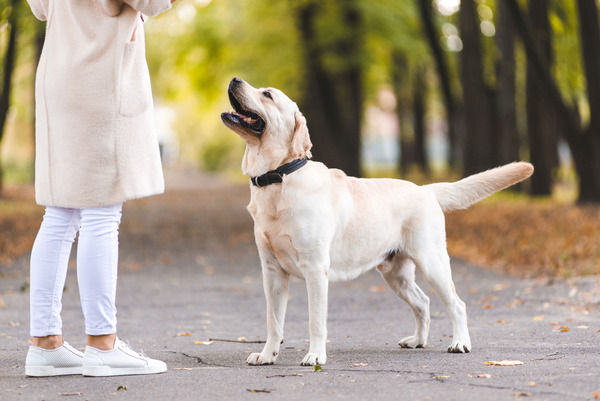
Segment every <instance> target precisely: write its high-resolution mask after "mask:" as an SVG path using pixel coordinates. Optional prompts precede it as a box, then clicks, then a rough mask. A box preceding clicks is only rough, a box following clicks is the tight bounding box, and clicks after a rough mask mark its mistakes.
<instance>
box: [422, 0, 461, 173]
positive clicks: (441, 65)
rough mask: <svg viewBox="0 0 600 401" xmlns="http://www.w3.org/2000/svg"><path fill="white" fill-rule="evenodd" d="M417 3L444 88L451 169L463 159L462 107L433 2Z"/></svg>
mask: <svg viewBox="0 0 600 401" xmlns="http://www.w3.org/2000/svg"><path fill="white" fill-rule="evenodd" d="M416 2H417V6H418V7H419V12H420V15H421V22H422V23H423V31H424V33H425V37H426V39H427V43H428V44H429V48H430V49H431V53H432V55H433V60H434V62H435V67H436V70H437V74H438V77H439V80H440V85H441V87H442V95H443V99H444V107H445V108H446V119H447V122H448V140H449V142H450V152H449V164H450V166H451V167H456V166H457V161H458V160H460V159H461V157H462V151H461V146H460V145H459V140H458V133H459V132H461V130H460V129H459V124H460V123H459V119H460V117H459V113H460V107H458V106H457V104H456V103H457V102H456V100H455V98H454V96H453V94H452V85H451V82H452V81H451V79H450V73H449V70H448V65H447V63H446V58H445V57H444V52H443V51H442V47H441V46H440V41H439V38H440V34H439V32H438V30H437V29H436V27H435V24H434V23H433V15H432V14H433V10H432V7H431V3H432V2H431V1H429V0H416Z"/></svg>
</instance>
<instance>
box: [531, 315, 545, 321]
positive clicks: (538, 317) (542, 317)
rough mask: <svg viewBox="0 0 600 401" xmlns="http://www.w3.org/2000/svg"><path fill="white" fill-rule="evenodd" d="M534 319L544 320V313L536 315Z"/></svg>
mask: <svg viewBox="0 0 600 401" xmlns="http://www.w3.org/2000/svg"><path fill="white" fill-rule="evenodd" d="M533 320H535V321H540V320H544V315H540V316H534V317H533Z"/></svg>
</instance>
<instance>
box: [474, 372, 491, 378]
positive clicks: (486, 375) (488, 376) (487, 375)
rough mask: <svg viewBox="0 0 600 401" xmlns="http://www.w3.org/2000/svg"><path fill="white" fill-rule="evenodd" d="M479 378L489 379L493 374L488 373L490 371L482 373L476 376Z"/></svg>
mask: <svg viewBox="0 0 600 401" xmlns="http://www.w3.org/2000/svg"><path fill="white" fill-rule="evenodd" d="M475 377H476V378H478V379H489V378H490V377H492V375H490V374H488V373H481V374H479V375H477V376H475Z"/></svg>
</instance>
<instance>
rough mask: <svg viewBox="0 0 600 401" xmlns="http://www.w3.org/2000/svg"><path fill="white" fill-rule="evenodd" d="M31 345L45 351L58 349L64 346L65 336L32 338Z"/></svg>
mask: <svg viewBox="0 0 600 401" xmlns="http://www.w3.org/2000/svg"><path fill="white" fill-rule="evenodd" d="M29 341H30V342H31V345H33V346H35V347H39V348H43V349H56V348H59V347H60V346H62V345H63V336H62V335H60V334H57V335H50V336H45V337H31V339H30V340H29Z"/></svg>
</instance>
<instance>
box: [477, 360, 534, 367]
mask: <svg viewBox="0 0 600 401" xmlns="http://www.w3.org/2000/svg"><path fill="white" fill-rule="evenodd" d="M484 364H485V365H490V366H517V365H524V363H523V362H521V361H487V362H484Z"/></svg>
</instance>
